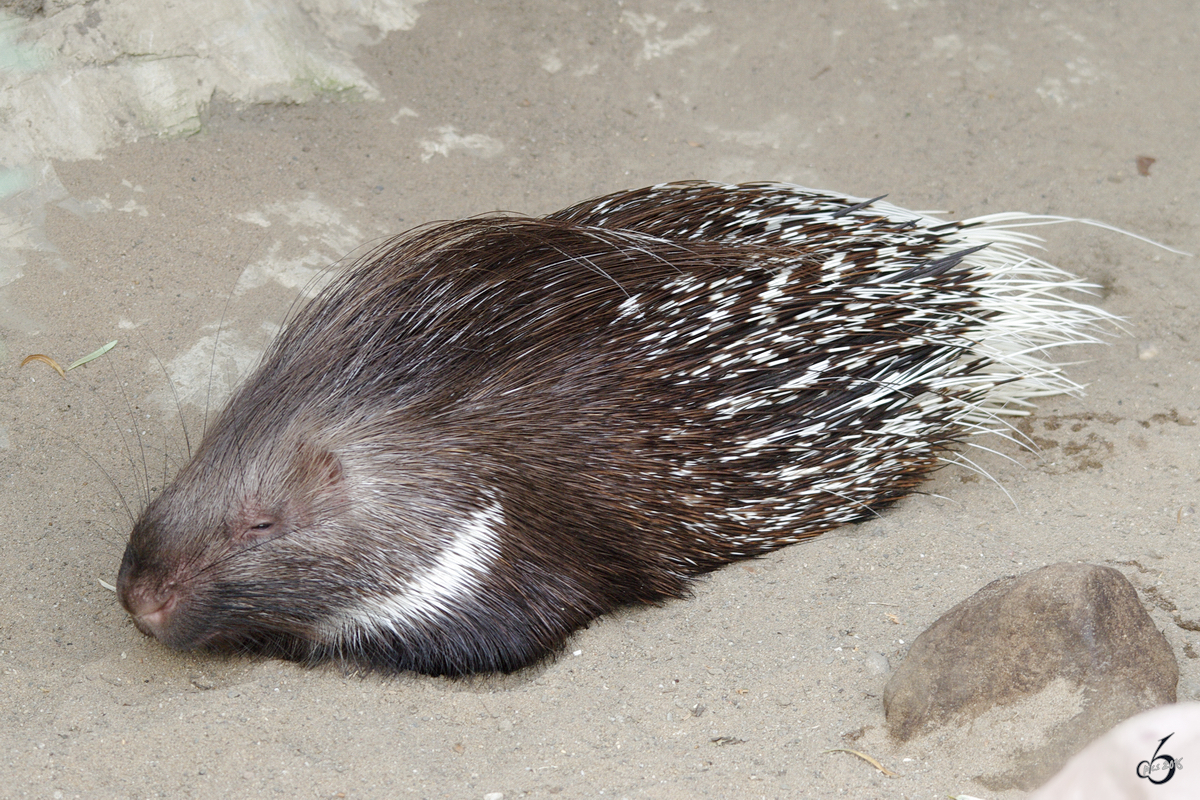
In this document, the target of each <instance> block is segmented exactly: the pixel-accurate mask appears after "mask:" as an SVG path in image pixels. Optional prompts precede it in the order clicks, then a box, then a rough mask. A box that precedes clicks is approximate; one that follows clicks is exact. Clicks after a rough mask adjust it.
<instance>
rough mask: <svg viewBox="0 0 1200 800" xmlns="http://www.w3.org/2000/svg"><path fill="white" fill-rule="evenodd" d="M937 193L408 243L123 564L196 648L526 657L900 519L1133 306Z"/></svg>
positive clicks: (196, 468) (414, 235) (579, 218)
mask: <svg viewBox="0 0 1200 800" xmlns="http://www.w3.org/2000/svg"><path fill="white" fill-rule="evenodd" d="M1038 219H1039V218H1032V217H1027V216H1025V215H993V216H990V217H982V218H978V219H973V220H966V221H961V222H945V221H942V220H939V219H934V218H932V217H929V216H924V215H921V214H917V213H914V212H910V211H905V210H903V209H900V208H898V207H896V206H893V205H890V204H887V203H884V202H882V201H881V198H876V199H875V200H860V199H856V198H850V197H845V196H841V195H836V194H828V193H824V192H817V191H811V190H807V189H802V188H799V187H794V186H788V185H781V184H767V183H758V184H745V185H738V186H729V185H717V184H710V183H699V182H695V183H676V184H665V185H659V186H654V187H650V188H647V189H642V190H640V191H632V192H622V193H618V194H611V195H608V196H606V197H601V198H598V199H595V200H591V201H588V202H584V203H581V204H578V205H575V206H572V207H570V208H567V209H565V210H563V211H559V212H557V213H555V214H551V215H549V216H547V217H543V218H539V219H531V218H519V217H511V216H488V217H482V218H473V219H468V220H464V221H458V222H450V223H443V224H437V225H433V226H427V227H424V228H418V229H416V230H415V231H412V232H410V233H408V234H405V235H402V236H400V237H398V238H396V239H393V240H390V241H387V242H386V243H384V244H383V245H382V246H379V247H378V248H376V249H375V250H373V251H372V252H370V253H369V254H367V255H366V256H365V257H363V258H361V259H360V260H359V261H357V263H355V264H354V265H352V266H351V267H350V268H349V269H348V270H347V271H346V272H345V273H344V274H342V275H341V276H340V277H339V278H337V279H336V280H334V281H333V282H332V283H331V284H330V285H329V286H328V287H327V288H325V289H324V290H323V291H322V292H321V293H320V294H319V295H318V296H317V297H316V298H315V299H314V300H313V301H312V302H311V303H309V304H308V305H307V306H306V307H304V308H303V309H302V310H300V311H299V312H297V313H296V314H295V316H294V318H292V319H291V320H290V321H289V322H288V324H287V325H286V326H285V329H284V330H283V332H282V333H281V334H280V336H279V337H278V338H277V339H276V341H275V342H274V343H273V344H272V345H271V346H270V348H269V349H268V351H267V353H266V354H265V356H264V358H263V361H262V363H261V365H260V366H259V367H258V368H257V371H255V372H254V373H253V375H251V376H250V378H249V379H248V380H247V381H246V382H245V384H244V385H243V386H241V387H240V389H239V390H238V391H237V392H236V393H235V395H234V396H233V398H232V399H231V401H230V402H229V404H228V405H227V406H226V408H225V409H224V410H223V411H222V412H221V414H220V415H219V416H218V418H217V419H216V420H215V422H214V423H213V424H212V425H211V426H210V427H209V429H208V430H207V432H206V433H205V435H204V438H203V441H202V443H201V444H200V446H199V448H198V450H197V451H196V453H195V454H194V457H193V458H192V460H191V462H190V463H189V464H187V466H186V467H184V469H183V470H182V471H181V472H180V473H179V475H178V476H177V477H176V478H175V480H174V482H173V483H171V484H170V485H169V486H168V487H167V488H166V489H165V490H164V491H163V492H162V493H161V494H160V495H159V496H158V497H157V498H156V499H154V500H153V501H152V502H150V503H149V505H148V507H147V508H146V509H145V511H144V512H143V513H142V515H141V517H140V519H138V520H137V522H136V524H135V526H134V528H133V531H132V534H131V536H130V540H129V544H128V547H127V548H126V551H125V555H124V559H123V561H122V563H121V568H120V574H119V578H118V586H119V594H120V599H121V602H122V603H123V604H124V606H125V608H126V609H128V611H129V612H130V614H131V615H132V616H133V619H134V622H135V623H136V625H137V627H138V628H139V629H140V630H142V631H143V632H144V633H147V634H150V635H153V636H155V637H157V638H158V639H159V640H161V641H162V642H163V643H165V644H167V645H169V646H171V647H175V648H181V649H186V648H195V647H204V648H214V649H239V650H250V651H258V652H262V653H266V654H270V655H277V656H282V657H287V658H293V659H297V660H303V661H308V662H317V661H321V660H325V659H334V660H340V661H343V662H350V663H354V664H358V665H362V666H365V667H368V668H379V669H385V670H415V671H418V672H424V673H431V674H446V675H460V674H465V673H471V672H480V671H512V670H515V669H518V668H521V667H524V666H527V665H529V664H532V663H534V662H536V661H538V660H539V659H541V658H542V657H544V656H546V655H547V654H551V653H553V652H555V651H556V650H557V649H558V648H560V647H561V645H562V643H563V642H564V641H565V639H566V638H567V637H568V636H569V635H570V634H571V633H572V632H573V631H575V630H576V629H578V628H580V627H582V626H585V625H586V624H587V623H588V622H589V621H590V620H592V619H594V618H595V617H597V616H598V615H600V614H603V613H605V612H607V611H610V610H613V609H615V608H618V607H621V606H625V605H629V604H636V603H653V602H659V601H663V600H665V599H667V598H676V597H681V596H684V595H685V594H686V593H687V590H688V587H689V583H690V582H691V581H692V580H693V579H694V577H695V576H697V575H700V574H702V573H705V572H708V571H710V570H713V569H715V568H717V567H720V566H721V565H723V564H726V563H729V562H731V561H734V560H737V559H743V558H750V557H753V556H758V555H761V554H764V553H766V552H768V551H770V550H774V549H776V548H779V547H782V546H785V545H788V544H792V543H795V542H799V541H801V540H803V539H806V538H809V537H812V536H815V535H817V534H819V533H821V532H823V531H827V530H829V529H831V528H833V527H836V526H839V525H842V524H844V523H849V522H854V521H857V520H862V519H864V518H866V517H871V516H875V515H876V514H877V513H878V512H879V511H880V510H881V509H882V508H884V507H885V506H887V505H889V504H891V503H893V502H894V501H896V500H898V499H899V498H902V497H904V496H906V495H908V494H910V493H911V492H912V491H913V490H914V488H915V487H916V486H917V485H918V484H920V483H921V482H922V481H923V480H924V479H925V478H926V477H927V476H928V474H929V473H930V471H931V470H933V469H935V468H936V467H937V466H938V465H939V464H942V463H945V462H947V461H953V460H955V459H956V458H958V456H957V455H955V454H956V453H957V451H956V450H955V449H954V448H955V446H956V445H959V444H961V443H962V442H963V441H964V439H965V438H966V437H969V436H972V435H974V434H976V433H979V432H981V431H987V430H994V429H996V428H997V427H999V425H998V421H999V419H1000V416H1001V415H1005V414H1010V413H1025V411H1026V409H1027V408H1028V406H1029V401H1030V399H1031V398H1035V397H1038V396H1042V395H1049V394H1055V393H1061V392H1072V391H1075V390H1077V389H1078V388H1079V387H1077V386H1076V385H1075V384H1074V383H1072V382H1071V381H1070V380H1069V379H1068V378H1067V377H1065V376H1064V374H1063V373H1062V370H1061V369H1060V367H1059V366H1057V365H1055V364H1054V363H1052V362H1051V361H1049V360H1048V359H1047V358H1046V351H1047V350H1049V349H1050V348H1053V347H1056V346H1059V345H1065V344H1075V343H1082V342H1092V341H1096V340H1097V336H1098V335H1099V334H1100V331H1101V329H1103V328H1104V327H1106V326H1107V325H1108V324H1109V323H1110V322H1111V321H1112V319H1113V318H1112V317H1111V316H1110V315H1108V314H1107V313H1106V312H1104V311H1101V310H1099V309H1096V308H1093V307H1091V306H1088V305H1084V304H1081V303H1078V302H1075V301H1073V300H1070V299H1067V298H1065V297H1063V296H1062V295H1061V294H1060V292H1061V291H1063V290H1076V289H1083V288H1086V285H1085V284H1082V283H1081V282H1080V281H1078V280H1077V279H1075V278H1073V277H1072V276H1070V275H1067V274H1066V273H1063V272H1061V271H1059V270H1058V269H1056V268H1054V267H1052V266H1050V265H1049V264H1047V263H1045V262H1044V261H1042V260H1039V259H1036V258H1033V257H1031V256H1029V255H1028V254H1027V253H1026V252H1025V251H1024V249H1023V248H1025V247H1027V246H1029V245H1031V244H1032V243H1033V240H1032V237H1029V236H1028V235H1026V234H1023V233H1022V232H1020V231H1017V230H1014V228H1016V227H1019V226H1020V225H1021V224H1023V223H1029V222H1031V221H1037V220H1038Z"/></svg>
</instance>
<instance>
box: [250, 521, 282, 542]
mask: <svg viewBox="0 0 1200 800" xmlns="http://www.w3.org/2000/svg"><path fill="white" fill-rule="evenodd" d="M278 529H279V521H278V520H277V519H276V518H275V517H272V516H259V517H255V518H252V519H251V522H250V524H249V525H247V526H246V527H245V528H244V529H243V530H242V535H241V538H243V539H248V540H256V539H265V538H267V537H269V536H271V535H272V534H273V533H274V532H275V531H277V530H278Z"/></svg>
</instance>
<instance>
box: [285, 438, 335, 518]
mask: <svg viewBox="0 0 1200 800" xmlns="http://www.w3.org/2000/svg"><path fill="white" fill-rule="evenodd" d="M345 480H346V470H345V468H344V467H343V466H342V460H341V459H340V458H338V455H337V453H334V452H333V451H332V450H328V449H326V448H324V447H320V446H317V445H314V444H312V443H311V442H303V443H301V444H300V447H299V448H298V449H297V451H296V455H295V457H294V458H293V459H292V473H291V476H290V480H289V483H291V484H292V487H291V488H293V489H295V490H298V491H299V493H300V496H301V497H304V498H306V499H307V500H308V501H309V502H310V503H319V502H321V500H322V499H325V498H329V497H331V496H334V495H340V494H341V493H342V488H343V486H344V485H345Z"/></svg>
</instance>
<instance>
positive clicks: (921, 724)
mask: <svg viewBox="0 0 1200 800" xmlns="http://www.w3.org/2000/svg"><path fill="white" fill-rule="evenodd" d="M1178 680H1179V667H1178V665H1177V664H1176V662H1175V656H1174V654H1173V653H1172V652H1171V647H1170V645H1169V644H1168V643H1167V640H1166V638H1165V637H1164V636H1163V635H1162V633H1161V632H1159V630H1158V629H1157V628H1155V627H1154V623H1153V621H1152V620H1151V619H1150V617H1149V615H1148V614H1147V613H1146V611H1145V609H1144V608H1142V605H1141V603H1140V602H1139V601H1138V597H1137V593H1136V591H1135V590H1134V588H1133V586H1131V585H1130V583H1129V581H1128V580H1126V578H1125V576H1124V575H1122V574H1121V573H1120V572H1118V571H1117V570H1115V569H1112V568H1110V567H1099V566H1094V565H1090V564H1054V565H1052V566H1048V567H1043V568H1042V569H1039V570H1034V571H1033V572H1029V573H1026V574H1024V575H1020V576H1017V577H1015V578H1002V579H1000V580H997V581H993V582H992V583H990V584H988V585H987V586H985V587H984V588H983V589H981V590H979V591H978V592H977V593H975V594H974V595H973V596H971V597H969V598H968V599H967V600H965V601H963V602H962V603H959V604H958V605H957V606H955V607H954V608H952V609H951V610H950V611H948V612H947V613H946V614H944V615H942V617H941V618H940V619H938V620H937V621H936V622H935V623H934V624H933V625H931V626H930V627H929V629H928V630H926V631H925V632H924V633H922V634H921V635H920V636H918V637H917V638H916V640H915V641H914V642H913V645H912V648H911V649H910V650H909V653H908V656H907V657H906V658H905V659H904V661H903V663H901V665H900V667H899V668H898V669H897V670H896V673H895V674H894V675H893V676H892V678H891V680H889V681H888V684H887V687H886V688H885V690H884V695H883V702H884V712H885V714H886V718H887V729H888V732H889V734H891V736H892V737H894V738H896V739H898V740H900V741H906V740H908V739H911V738H912V737H914V736H918V735H924V734H927V733H929V732H931V731H933V730H935V729H938V728H940V727H942V726H945V725H947V724H955V725H963V724H966V723H971V722H973V721H974V720H975V719H976V718H978V717H979V716H980V715H981V714H984V713H985V712H988V711H990V710H992V709H996V708H1000V707H1004V706H1011V705H1013V704H1016V703H1028V702H1029V701H1030V700H1031V699H1032V698H1034V696H1035V695H1039V694H1040V693H1043V692H1045V693H1046V695H1047V697H1050V696H1052V693H1051V692H1050V689H1051V686H1052V684H1053V685H1054V687H1055V689H1056V691H1057V694H1056V695H1053V696H1055V697H1060V696H1061V693H1062V689H1063V687H1064V686H1065V687H1067V689H1068V690H1072V691H1073V693H1074V698H1073V702H1069V703H1063V702H1061V699H1060V700H1059V701H1058V702H1053V703H1044V704H1042V706H1039V708H1045V709H1046V710H1045V711H1041V712H1039V714H1041V716H1040V718H1036V719H1029V720H1027V721H1026V724H1029V725H1032V726H1033V728H1034V729H1035V730H1033V731H1031V733H1032V734H1034V735H1030V736H1028V737H1026V742H1028V743H1029V744H1031V745H1032V746H1031V747H1029V748H1028V749H1025V750H1020V751H1014V752H1013V753H1012V754H1011V755H1012V766H1011V768H1010V769H1007V770H1005V771H1004V772H1002V773H999V774H996V775H990V776H981V777H980V780H981V781H982V782H983V783H984V785H986V786H988V787H989V788H991V789H993V790H1003V789H1009V788H1017V789H1024V790H1029V789H1032V788H1034V787H1036V786H1037V785H1039V784H1040V783H1041V782H1043V781H1044V780H1045V779H1046V778H1048V777H1049V776H1050V775H1052V774H1053V773H1054V772H1055V771H1057V770H1058V769H1059V768H1060V767H1061V766H1062V764H1063V763H1065V762H1066V760H1067V759H1068V758H1070V757H1071V756H1072V755H1074V754H1075V753H1076V752H1078V751H1079V750H1081V749H1082V748H1083V747H1084V746H1085V745H1087V744H1088V742H1090V741H1092V740H1093V739H1095V738H1096V737H1098V736H1100V735H1101V734H1103V733H1104V732H1105V731H1107V730H1109V729H1110V728H1112V727H1113V726H1114V725H1116V724H1118V723H1119V722H1121V721H1122V720H1124V719H1127V718H1128V717H1131V716H1133V715H1134V714H1137V713H1138V712H1140V711H1144V710H1146V709H1149V708H1154V707H1155V706H1158V705H1162V704H1163V703H1173V702H1175V687H1176V683H1177V682H1178ZM1056 712H1058V713H1059V716H1057V718H1056V717H1055V714H1056Z"/></svg>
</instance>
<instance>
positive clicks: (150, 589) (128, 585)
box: [117, 547, 178, 639]
mask: <svg viewBox="0 0 1200 800" xmlns="http://www.w3.org/2000/svg"><path fill="white" fill-rule="evenodd" d="M140 572H141V571H140V570H139V569H138V566H137V557H136V554H135V553H134V552H133V548H132V547H126V548H125V557H124V558H122V559H121V569H120V571H119V572H118V573H117V597H118V598H119V599H120V601H121V605H122V606H124V607H125V610H126V611H128V612H129V614H130V616H131V617H133V624H134V625H135V626H137V629H138V630H139V631H141V632H142V633H144V634H146V635H147V636H153V637H154V638H156V639H158V638H161V634H162V632H163V630H165V628H166V626H167V623H168V621H169V620H170V617H171V613H172V611H173V610H174V609H175V605H176V602H177V599H178V596H177V595H176V593H175V592H174V591H173V590H172V589H171V587H170V586H164V587H155V586H154V585H152V584H151V582H149V581H146V580H144V579H139V575H140Z"/></svg>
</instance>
